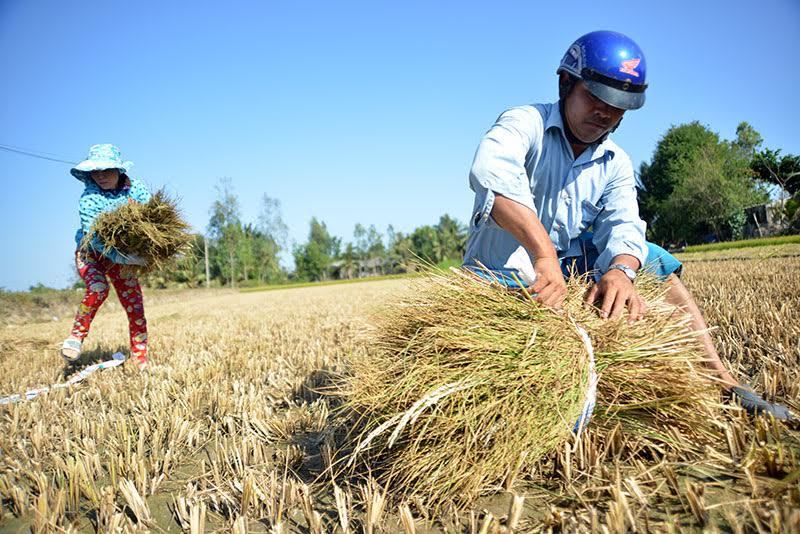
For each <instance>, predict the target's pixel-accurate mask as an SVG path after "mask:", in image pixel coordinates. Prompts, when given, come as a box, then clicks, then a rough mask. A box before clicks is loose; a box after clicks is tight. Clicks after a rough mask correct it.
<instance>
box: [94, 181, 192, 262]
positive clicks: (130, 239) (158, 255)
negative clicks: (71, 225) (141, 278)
mask: <svg viewBox="0 0 800 534" xmlns="http://www.w3.org/2000/svg"><path fill="white" fill-rule="evenodd" d="M189 229H190V226H189V224H188V223H186V222H185V221H184V220H183V218H182V217H181V214H180V212H179V211H178V207H177V202H176V201H175V200H174V199H172V198H170V197H169V196H168V195H167V194H166V193H165V192H164V191H163V190H160V191H157V192H156V193H155V194H154V195H153V196H152V197H151V198H150V200H149V201H148V202H145V203H138V202H131V203H128V204H124V205H123V206H121V207H119V208H117V209H116V210H114V211H109V212H106V213H102V214H100V215H99V216H98V217H97V219H96V220H95V222H94V224H93V225H92V227H91V229H90V231H89V232H87V233H86V235H85V236H84V237H83V242H82V243H81V247H83V248H87V247H88V246H89V243H91V242H92V240H93V239H94V238H95V237H98V238H99V240H100V242H101V243H103V247H104V249H103V252H104V253H105V252H108V251H109V250H111V249H113V250H116V251H118V252H119V253H121V254H123V255H125V256H129V255H133V256H138V257H139V258H141V259H143V260H145V262H146V265H144V266H137V265H126V266H125V268H126V270H129V271H132V272H134V273H137V274H147V273H150V272H153V271H158V270H160V269H162V268H164V267H167V266H168V265H169V264H170V263H171V262H172V261H173V260H174V259H175V258H176V257H177V256H178V255H180V254H181V253H183V252H186V250H187V249H188V248H189V247H190V246H191V244H192V242H193V238H192V235H191V234H190V233H189Z"/></svg>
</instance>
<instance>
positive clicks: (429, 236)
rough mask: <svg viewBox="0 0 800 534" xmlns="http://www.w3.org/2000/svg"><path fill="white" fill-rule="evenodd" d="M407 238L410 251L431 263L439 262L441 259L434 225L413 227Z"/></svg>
mask: <svg viewBox="0 0 800 534" xmlns="http://www.w3.org/2000/svg"><path fill="white" fill-rule="evenodd" d="M409 239H410V241H411V243H410V248H411V252H412V253H413V254H414V255H415V256H417V257H418V258H420V259H422V260H425V261H428V262H431V263H439V262H440V261H441V260H442V259H443V258H442V257H441V255H440V253H441V246H440V245H439V232H437V231H436V228H435V227H433V226H428V225H426V226H420V227H418V228H415V229H414V231H413V232H411V235H410V236H409Z"/></svg>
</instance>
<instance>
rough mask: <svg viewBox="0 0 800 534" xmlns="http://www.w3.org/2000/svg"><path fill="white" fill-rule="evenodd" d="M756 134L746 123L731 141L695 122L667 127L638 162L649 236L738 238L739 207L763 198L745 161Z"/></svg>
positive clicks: (741, 214) (662, 238) (681, 239)
mask: <svg viewBox="0 0 800 534" xmlns="http://www.w3.org/2000/svg"><path fill="white" fill-rule="evenodd" d="M760 139H761V136H760V135H758V132H756V131H755V130H753V129H752V127H750V125H749V124H747V123H741V124H740V125H739V128H737V139H736V140H735V141H732V142H727V141H723V140H720V138H719V136H718V135H717V134H716V133H714V132H712V131H711V130H709V129H708V128H707V127H705V126H703V125H701V124H700V123H698V122H696V121H695V122H692V123H689V124H683V125H680V126H673V127H672V128H670V129H669V130H668V131H667V133H666V134H664V136H663V137H662V138H661V140H660V141H659V143H658V145H657V147H656V150H655V153H654V154H653V159H652V162H651V163H644V164H642V166H641V172H640V175H641V178H642V181H643V183H644V185H645V187H646V189H647V190H646V192H645V193H643V194H642V197H641V211H642V216H643V218H644V219H645V220H647V221H648V223H649V237H650V239H652V240H654V241H658V242H661V243H678V242H686V243H697V242H700V241H702V239H703V236H704V235H706V234H708V233H710V232H713V233H714V234H715V235H716V236H717V238H719V239H730V238H733V237H738V236H739V235H740V234H741V230H742V227H743V225H744V222H745V221H744V209H745V208H746V207H749V206H752V205H755V204H758V203H761V202H764V201H765V200H766V198H767V195H766V193H765V191H764V189H763V188H761V187H759V185H758V183H757V181H756V180H755V175H754V173H753V172H752V170H751V169H750V166H749V163H750V158H751V157H752V154H753V151H754V150H755V148H756V147H757V146H758V145H759V144H760V142H761V141H760Z"/></svg>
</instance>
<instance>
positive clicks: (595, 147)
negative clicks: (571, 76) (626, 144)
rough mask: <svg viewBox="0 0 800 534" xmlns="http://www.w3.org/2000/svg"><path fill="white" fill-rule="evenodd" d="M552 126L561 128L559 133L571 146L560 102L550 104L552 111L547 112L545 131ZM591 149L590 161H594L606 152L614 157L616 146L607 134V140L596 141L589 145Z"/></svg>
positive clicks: (580, 157)
mask: <svg viewBox="0 0 800 534" xmlns="http://www.w3.org/2000/svg"><path fill="white" fill-rule="evenodd" d="M550 128H558V129H559V130H560V133H559V135H561V137H562V138H563V139H564V142H565V143H566V144H567V146H569V142H568V141H567V135H566V134H565V133H564V120H563V119H562V118H561V110H560V109H559V105H558V102H555V103H553V104H550V113H548V114H547V118H546V119H545V121H544V129H545V131H547V130H549V129H550ZM589 148H590V149H591V157H590V158H589V161H594V160H596V159H600V158H602V157H603V156H605V155H606V154H608V157H609V159H610V158H613V157H614V148H613V147H612V146H611V144H610V143H609V139H608V136H606V138H605V140H603V142H602V143H594V144H592V145H590V147H589ZM583 159H584V157H583V154H581V155H580V156H578V158H576V160H575V161H576V162H577V161H578V160H583Z"/></svg>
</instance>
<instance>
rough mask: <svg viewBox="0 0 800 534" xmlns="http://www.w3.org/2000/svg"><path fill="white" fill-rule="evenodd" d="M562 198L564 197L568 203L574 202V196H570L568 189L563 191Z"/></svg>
mask: <svg viewBox="0 0 800 534" xmlns="http://www.w3.org/2000/svg"><path fill="white" fill-rule="evenodd" d="M561 199H562V200H563V201H564V202H566V203H567V204H569V203H570V202H572V198H571V197H570V196H569V193H567V192H566V191H563V192H562V193H561Z"/></svg>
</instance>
